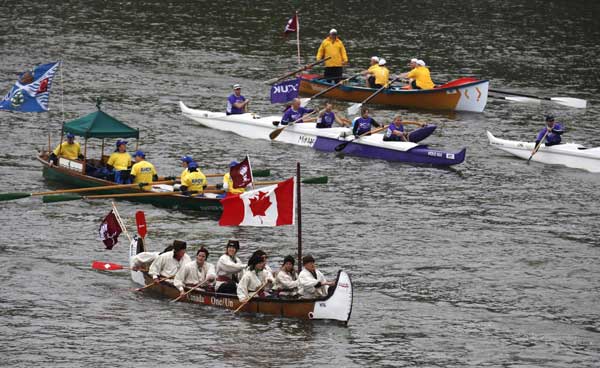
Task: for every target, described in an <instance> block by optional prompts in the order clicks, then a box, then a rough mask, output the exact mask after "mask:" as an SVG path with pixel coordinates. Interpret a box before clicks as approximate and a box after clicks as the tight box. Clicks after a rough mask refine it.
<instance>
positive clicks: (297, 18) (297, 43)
mask: <svg viewBox="0 0 600 368" xmlns="http://www.w3.org/2000/svg"><path fill="white" fill-rule="evenodd" d="M296 45H297V47H298V65H299V66H302V62H301V61H300V18H299V17H298V10H296Z"/></svg>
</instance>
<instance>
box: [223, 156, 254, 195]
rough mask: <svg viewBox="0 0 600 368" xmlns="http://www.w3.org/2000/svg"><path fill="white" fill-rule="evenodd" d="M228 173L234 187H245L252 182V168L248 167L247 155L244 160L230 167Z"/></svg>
mask: <svg viewBox="0 0 600 368" xmlns="http://www.w3.org/2000/svg"><path fill="white" fill-rule="evenodd" d="M229 175H230V176H231V181H233V187H234V188H236V189H237V188H246V186H247V185H248V184H250V183H252V180H253V179H252V168H251V167H250V159H249V158H248V156H246V158H245V159H244V161H242V162H240V163H239V164H237V165H235V166H233V167H231V168H230V169H229Z"/></svg>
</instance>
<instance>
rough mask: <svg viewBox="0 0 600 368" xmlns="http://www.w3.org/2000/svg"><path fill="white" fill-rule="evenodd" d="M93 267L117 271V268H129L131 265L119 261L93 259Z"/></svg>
mask: <svg viewBox="0 0 600 368" xmlns="http://www.w3.org/2000/svg"><path fill="white" fill-rule="evenodd" d="M92 268H93V269H94V270H98V271H117V270H128V269H129V267H125V266H121V265H120V264H118V263H111V262H101V261H93V262H92Z"/></svg>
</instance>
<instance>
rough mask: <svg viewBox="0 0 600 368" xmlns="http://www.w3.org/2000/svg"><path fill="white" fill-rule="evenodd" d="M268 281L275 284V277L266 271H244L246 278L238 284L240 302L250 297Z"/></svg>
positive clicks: (243, 277)
mask: <svg viewBox="0 0 600 368" xmlns="http://www.w3.org/2000/svg"><path fill="white" fill-rule="evenodd" d="M267 281H271V282H273V281H274V280H273V275H271V273H270V272H268V271H266V270H262V271H259V272H258V273H257V272H256V271H253V270H250V269H248V270H246V271H244V276H242V279H241V280H240V282H239V283H238V286H237V296H238V299H239V300H244V299H247V298H249V297H250V295H251V294H252V293H254V292H255V291H256V290H258V289H259V288H260V287H261V286H262V285H263V284H264V283H266V282H267Z"/></svg>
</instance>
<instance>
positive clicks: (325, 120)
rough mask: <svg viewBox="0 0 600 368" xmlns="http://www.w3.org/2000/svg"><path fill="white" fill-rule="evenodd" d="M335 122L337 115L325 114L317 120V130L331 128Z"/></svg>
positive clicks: (332, 113)
mask: <svg viewBox="0 0 600 368" xmlns="http://www.w3.org/2000/svg"><path fill="white" fill-rule="evenodd" d="M334 121H335V113H334V112H333V111H330V112H325V113H323V116H321V117H320V118H318V119H317V128H331V127H332V126H333V122H334Z"/></svg>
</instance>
